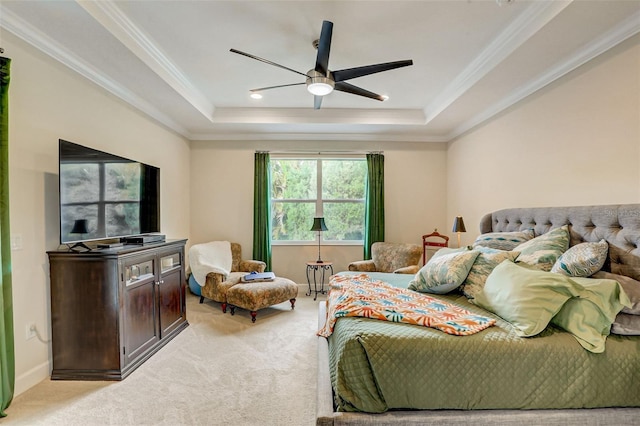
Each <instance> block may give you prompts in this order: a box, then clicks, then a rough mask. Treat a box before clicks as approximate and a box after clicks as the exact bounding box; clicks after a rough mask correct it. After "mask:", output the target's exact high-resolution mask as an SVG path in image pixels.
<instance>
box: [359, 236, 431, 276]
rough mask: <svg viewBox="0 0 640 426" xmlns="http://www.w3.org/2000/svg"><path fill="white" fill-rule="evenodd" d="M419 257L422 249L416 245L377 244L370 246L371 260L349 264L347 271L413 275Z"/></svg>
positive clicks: (416, 268) (417, 267) (417, 265)
mask: <svg viewBox="0 0 640 426" xmlns="http://www.w3.org/2000/svg"><path fill="white" fill-rule="evenodd" d="M421 257H422V247H420V245H418V244H404V243H386V242H377V243H373V244H372V245H371V260H358V261H356V262H351V263H350V264H349V270H350V271H359V272H393V273H396V274H415V273H417V272H418V270H419V269H420V265H419V263H420V258H421Z"/></svg>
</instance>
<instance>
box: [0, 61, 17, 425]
mask: <svg viewBox="0 0 640 426" xmlns="http://www.w3.org/2000/svg"><path fill="white" fill-rule="evenodd" d="M10 68H11V59H9V58H3V57H0V268H2V274H1V276H0V287H2V292H0V297H1V298H2V300H0V307H2V312H0V382H1V383H0V404H1V405H0V417H5V416H6V413H5V412H4V410H5V409H6V408H7V407H8V406H9V404H11V400H12V399H13V391H14V387H15V378H16V371H15V355H14V353H13V297H12V291H11V243H10V241H11V235H10V233H9V131H8V127H9V74H10V72H9V71H10Z"/></svg>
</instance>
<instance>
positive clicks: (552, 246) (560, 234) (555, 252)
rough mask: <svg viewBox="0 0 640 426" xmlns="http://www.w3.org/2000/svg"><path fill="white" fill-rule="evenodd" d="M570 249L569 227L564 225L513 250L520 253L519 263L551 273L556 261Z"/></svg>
mask: <svg viewBox="0 0 640 426" xmlns="http://www.w3.org/2000/svg"><path fill="white" fill-rule="evenodd" d="M568 248H569V227H568V226H567V225H564V226H561V227H560V228H556V229H552V230H551V231H549V232H547V233H546V234H542V235H540V236H539V237H535V238H534V239H532V240H529V241H526V242H524V243H522V244H519V245H518V246H517V247H516V248H514V249H513V250H514V251H519V252H520V256H518V262H523V263H526V264H528V265H531V266H535V267H536V268H538V269H541V270H543V271H550V270H551V267H552V266H553V264H554V263H556V260H558V258H559V257H560V256H561V255H562V253H564V252H565V251H567V249H568Z"/></svg>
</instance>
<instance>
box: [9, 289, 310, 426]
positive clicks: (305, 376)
mask: <svg viewBox="0 0 640 426" xmlns="http://www.w3.org/2000/svg"><path fill="white" fill-rule="evenodd" d="M187 293H188V294H187V319H188V321H189V324H190V325H189V327H187V328H186V329H185V330H184V331H183V332H182V333H180V334H179V335H178V336H177V337H176V338H175V339H173V340H172V341H171V342H169V343H168V344H167V345H166V346H165V347H164V348H162V349H161V350H160V351H159V352H157V353H156V354H155V355H153V356H152V357H151V358H150V359H149V360H147V361H146V362H145V363H144V364H142V365H141V366H140V367H139V368H138V369H137V370H135V371H134V372H133V373H131V375H129V376H128V377H127V378H126V379H125V380H123V381H119V382H105V381H99V382H92V381H52V380H49V379H46V380H44V381H42V382H41V383H39V384H38V385H36V386H34V387H33V388H31V389H29V390H27V391H26V392H24V393H23V394H21V395H19V396H17V397H16V398H15V399H14V401H13V402H12V404H11V406H10V407H9V408H8V409H7V417H5V418H4V419H2V420H0V424H2V425H3V426H4V425H65V426H66V425H161V424H171V425H218V424H219V425H222V424H233V425H313V424H315V413H316V377H317V346H316V336H315V332H316V331H317V312H318V301H314V300H313V298H312V297H307V296H305V295H304V290H302V287H301V288H300V292H299V296H298V299H297V301H296V306H295V309H294V310H291V305H290V303H289V302H288V301H287V302H285V303H282V304H279V305H276V306H273V307H271V308H266V309H262V310H260V311H258V317H257V321H256V322H255V323H252V322H251V317H250V315H249V312H248V311H245V310H242V309H237V310H236V314H235V315H234V316H232V315H230V313H229V311H227V313H226V314H223V313H222V311H221V310H220V304H219V303H215V302H211V301H206V302H205V303H204V304H199V303H198V300H199V298H198V297H196V296H193V295H192V294H190V293H189V292H188V291H187ZM321 299H322V298H321V297H319V298H318V300H321Z"/></svg>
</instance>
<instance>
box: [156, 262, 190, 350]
mask: <svg viewBox="0 0 640 426" xmlns="http://www.w3.org/2000/svg"><path fill="white" fill-rule="evenodd" d="M159 257H160V285H159V286H158V289H159V292H158V302H159V303H158V305H159V312H160V337H161V338H163V337H164V336H166V335H167V334H169V333H170V332H171V331H173V330H174V329H176V328H178V327H179V326H180V325H181V324H182V323H184V321H185V320H186V318H185V314H186V310H185V279H184V276H183V271H184V268H183V265H182V263H183V254H182V251H173V252H165V253H161V254H160V255H159Z"/></svg>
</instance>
